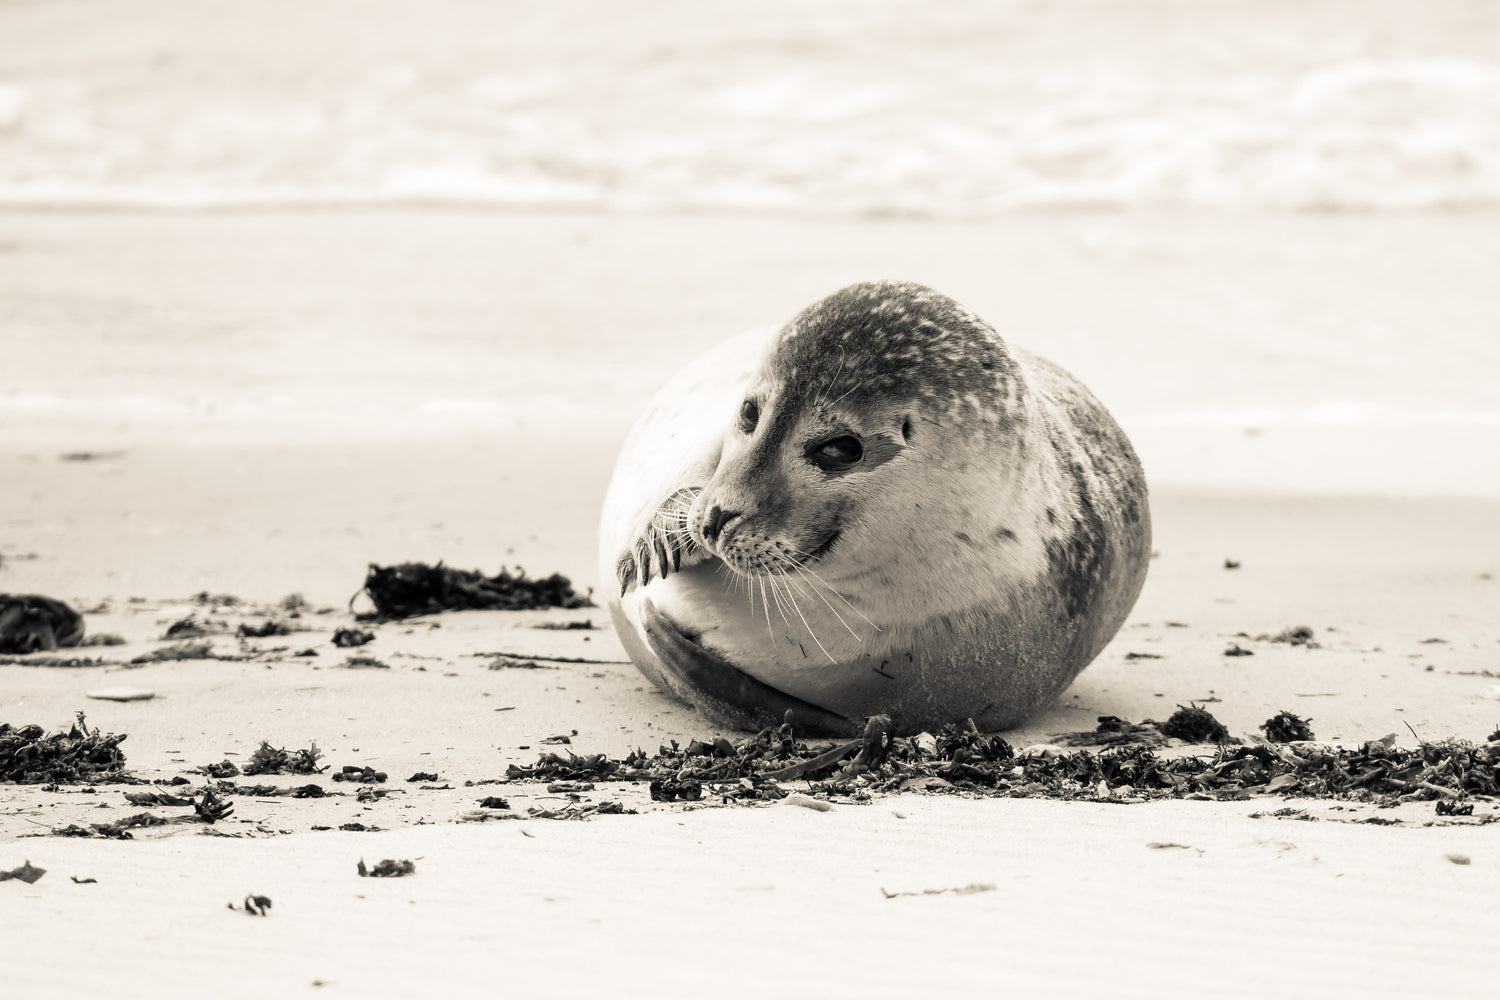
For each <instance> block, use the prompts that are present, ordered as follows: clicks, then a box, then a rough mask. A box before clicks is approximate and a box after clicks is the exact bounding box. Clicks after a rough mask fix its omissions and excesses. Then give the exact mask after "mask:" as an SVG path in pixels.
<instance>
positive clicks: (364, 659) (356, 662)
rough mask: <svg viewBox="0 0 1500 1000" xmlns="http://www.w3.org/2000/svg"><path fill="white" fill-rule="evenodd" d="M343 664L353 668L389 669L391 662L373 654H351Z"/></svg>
mask: <svg viewBox="0 0 1500 1000" xmlns="http://www.w3.org/2000/svg"><path fill="white" fill-rule="evenodd" d="M343 666H345V667H348V668H349V669H351V670H389V669H391V665H390V664H389V663H385V662H382V661H381V660H377V659H376V658H375V657H373V656H350V657H346V658H345V660H344V662H343Z"/></svg>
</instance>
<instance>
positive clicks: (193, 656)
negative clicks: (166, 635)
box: [130, 640, 219, 663]
mask: <svg viewBox="0 0 1500 1000" xmlns="http://www.w3.org/2000/svg"><path fill="white" fill-rule="evenodd" d="M217 659H219V657H217V656H215V655H214V646H213V643H211V642H194V641H192V640H184V641H182V642H176V643H173V644H172V645H170V646H162V647H161V648H160V649H153V650H152V651H151V652H149V653H142V654H141V655H139V656H134V657H131V659H130V662H131V663H165V662H168V661H171V660H217Z"/></svg>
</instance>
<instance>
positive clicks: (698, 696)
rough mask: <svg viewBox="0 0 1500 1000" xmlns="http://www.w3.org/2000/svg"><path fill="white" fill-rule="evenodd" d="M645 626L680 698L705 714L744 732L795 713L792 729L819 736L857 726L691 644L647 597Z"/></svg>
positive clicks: (643, 601)
mask: <svg viewBox="0 0 1500 1000" xmlns="http://www.w3.org/2000/svg"><path fill="white" fill-rule="evenodd" d="M640 610H641V623H642V627H643V628H644V630H645V633H646V643H647V645H649V646H650V647H651V652H652V653H654V654H655V655H656V659H657V662H658V664H659V666H660V668H661V671H662V672H663V673H664V674H665V675H666V676H667V678H668V679H669V681H671V682H672V683H671V686H672V687H673V688H674V689H676V692H677V693H678V694H679V695H680V696H682V697H684V698H686V699H687V700H689V701H691V702H692V703H693V704H694V705H696V706H697V707H698V708H699V709H700V710H701V711H703V712H704V714H706V715H709V716H710V717H712V718H715V719H720V720H725V721H728V722H730V723H731V724H733V725H735V726H738V727H739V728H741V729H764V728H766V727H767V726H778V725H780V724H781V723H782V722H783V721H785V720H786V716H787V713H788V712H790V713H791V723H792V725H794V726H797V727H798V728H801V729H805V730H807V731H808V732H810V733H814V734H817V735H838V736H844V735H849V734H852V733H854V732H855V731H856V730H857V728H858V727H857V726H856V725H855V724H854V723H853V722H851V721H850V720H848V719H846V718H844V717H843V716H842V715H838V714H836V713H834V712H830V711H828V710H827V709H823V708H819V707H818V706H816V705H814V704H811V703H810V702H806V701H803V700H802V699H800V698H794V697H792V696H791V695H789V694H787V693H786V692H784V691H778V690H777V689H776V688H773V687H771V686H770V685H769V684H766V683H764V682H762V681H758V680H756V679H755V678H754V677H751V676H750V675H749V674H747V673H745V672H744V671H743V670H741V669H739V668H738V667H736V666H735V665H734V664H733V663H730V662H729V661H728V660H726V659H724V658H723V657H722V656H719V655H718V654H717V653H714V652H713V651H712V650H709V649H707V648H705V647H704V646H703V645H702V644H701V643H698V642H695V641H694V640H693V639H691V638H689V637H688V636H687V635H686V634H684V633H683V631H682V630H681V629H680V628H679V627H678V626H677V623H676V622H674V621H672V620H671V619H670V618H668V617H667V616H666V615H664V614H662V612H661V611H659V610H658V609H657V607H656V605H655V604H653V603H652V602H651V599H650V598H649V597H642V598H641V608H640Z"/></svg>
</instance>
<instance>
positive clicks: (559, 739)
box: [537, 729, 578, 746]
mask: <svg viewBox="0 0 1500 1000" xmlns="http://www.w3.org/2000/svg"><path fill="white" fill-rule="evenodd" d="M577 735H578V730H576V729H575V730H573V731H572V732H571V733H569V734H568V735H566V736H563V735H561V734H559V735H557V736H548V737H546V738H545V739H541V740H538V741H537V742H538V743H542V744H544V745H554V746H555V745H557V744H563V743H572V742H573V737H574V736H577Z"/></svg>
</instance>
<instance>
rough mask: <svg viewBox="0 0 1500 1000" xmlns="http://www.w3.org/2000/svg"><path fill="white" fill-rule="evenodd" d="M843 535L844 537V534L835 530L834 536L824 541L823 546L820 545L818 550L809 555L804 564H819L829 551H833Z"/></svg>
mask: <svg viewBox="0 0 1500 1000" xmlns="http://www.w3.org/2000/svg"><path fill="white" fill-rule="evenodd" d="M841 535H843V532H842V531H840V530H838V529H837V528H835V529H834V531H833V534H831V535H829V536H828V537H827V538H825V539H823V544H822V545H819V546H818V547H817V548H815V549H813V550H812V551H811V552H809V553H808V554H807V558H806V559H804V560H802V562H803V564H804V565H805V564H807V563H811V562H817V561H818V560H819V559H822V558H823V557H824V556H826V555H827V554H828V553H829V551H830V550H832V549H833V547H834V545H835V544H836V543H837V542H838V540H839V537H840V536H841Z"/></svg>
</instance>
